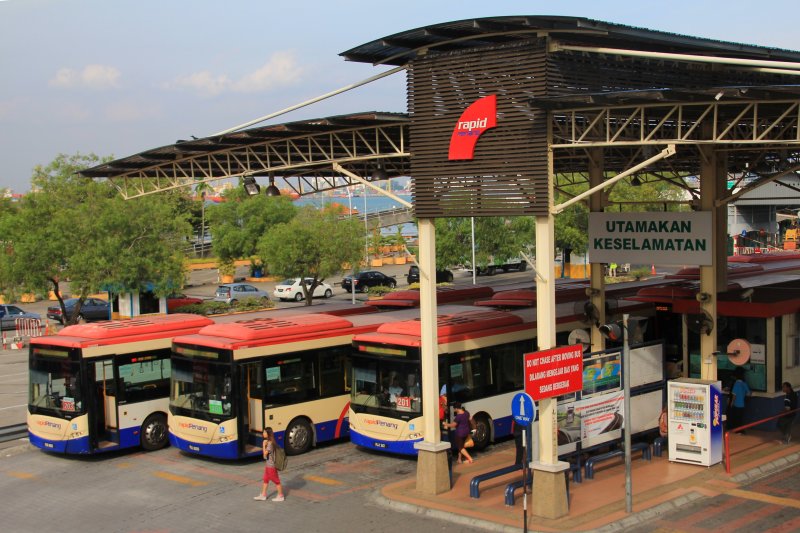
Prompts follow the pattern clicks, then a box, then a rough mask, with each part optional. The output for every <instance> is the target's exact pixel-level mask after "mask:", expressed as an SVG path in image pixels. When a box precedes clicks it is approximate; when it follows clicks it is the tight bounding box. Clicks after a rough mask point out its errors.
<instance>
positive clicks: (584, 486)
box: [381, 425, 800, 533]
mask: <svg viewBox="0 0 800 533" xmlns="http://www.w3.org/2000/svg"><path fill="white" fill-rule="evenodd" d="M795 433H798V427H797V425H795ZM778 437H779V435H778V433H777V432H756V431H751V432H748V433H747V434H746V435H732V436H731V443H732V447H731V449H732V452H731V453H732V472H731V474H727V473H726V472H725V466H724V464H722V463H721V464H718V465H715V466H713V467H710V468H706V467H702V466H696V465H689V464H682V463H671V462H669V460H668V453H666V451H665V453H664V454H663V455H662V456H661V457H655V456H654V457H653V458H652V460H651V461H642V460H636V461H633V462H632V489H633V491H632V493H633V513H632V514H627V513H626V511H625V466H624V462H622V461H619V462H616V463H604V464H603V465H600V466H599V467H598V469H597V470H596V472H595V476H594V479H591V480H586V479H584V480H583V482H582V483H574V482H572V481H571V482H570V487H569V491H570V508H569V513H568V515H567V516H565V517H562V518H559V519H555V520H551V519H542V518H539V517H536V516H529V518H528V530H529V531H600V532H615V531H634V532H641V533H645V532H651V531H698V532H699V531H701V530H702V531H708V530H709V528H711V530H715V529H720V530H722V531H742V530H747V529H748V528H754V530H757V531H759V532H762V533H765V532H767V531H771V530H774V531H779V530H780V531H798V530H800V489H799V488H798V487H800V445H798V444H797V443H796V442H797V439H796V438H795V439H793V440H792V444H790V445H785V444H782V443H781V442H780V440H779V438H778ZM513 461H514V448H513V443H511V444H510V445H509V444H508V443H506V444H503V445H500V446H498V447H496V449H491V448H490V449H489V450H488V451H487V453H484V454H480V455H478V457H477V459H476V461H475V462H474V463H473V464H463V465H454V472H453V481H454V487H453V490H451V491H450V492H447V493H444V494H440V495H438V496H434V497H431V496H427V495H423V494H420V493H418V492H417V491H416V490H415V483H416V479H415V478H414V477H410V478H406V479H403V480H400V481H397V482H395V483H392V484H389V485H387V486H385V487H384V488H383V490H382V491H381V502H382V503H383V504H384V505H387V506H389V507H391V508H393V509H396V510H405V511H408V512H413V513H417V514H428V515H429V516H431V517H435V518H440V519H445V520H449V521H452V522H456V523H460V524H463V525H469V526H473V527H482V528H485V529H488V530H492V531H520V530H522V527H523V514H522V513H523V505H522V491H521V490H520V491H518V492H517V498H516V503H515V505H514V506H507V505H505V503H504V493H505V487H506V485H507V484H508V483H510V482H512V481H516V480H519V479H521V474H520V473H519V472H515V473H512V474H509V475H506V476H503V477H500V478H496V479H493V480H490V481H487V482H484V483H482V484H481V497H480V498H479V499H474V498H470V496H469V483H470V480H471V479H472V478H473V477H474V476H476V475H478V474H482V473H484V472H489V471H491V470H495V469H498V468H501V467H503V466H507V465H509V464H511V463H513ZM765 476H771V477H770V481H769V482H765V481H764V478H765ZM772 477H774V478H775V480H776V481H775V482H773V480H772ZM532 497H535V495H530V494H529V495H528V498H529V499H528V506H527V507H528V509H529V510H530V509H531V507H532V506H531V499H530V498H532ZM751 507H757V508H758V512H757V513H755V512H754V513H747V512H744V513H743V512H741V509H747V508H751ZM690 515H692V516H693V517H694V518H691V517H690ZM700 521H705V522H706V523H707V524H706V526H705V527H699V526H697V524H696V523H695V522H700ZM787 526H788V529H786V528H787ZM773 528H775V529H773Z"/></svg>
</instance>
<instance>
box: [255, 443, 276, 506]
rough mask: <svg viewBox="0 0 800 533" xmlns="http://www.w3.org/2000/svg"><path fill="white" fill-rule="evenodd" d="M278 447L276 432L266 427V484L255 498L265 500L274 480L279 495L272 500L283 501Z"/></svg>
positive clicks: (264, 448)
mask: <svg viewBox="0 0 800 533" xmlns="http://www.w3.org/2000/svg"><path fill="white" fill-rule="evenodd" d="M277 447H278V443H277V442H275V434H274V433H273V432H272V428H267V429H265V430H264V443H263V444H262V450H263V455H264V459H265V460H266V461H267V464H266V465H265V466H264V484H263V485H261V494H259V495H258V496H254V497H253V499H254V500H259V501H264V500H266V499H267V487H268V486H269V482H270V481H272V482H273V483H275V487H276V488H277V489H278V495H277V496H275V497H274V498H272V501H274V502H282V501H283V488H282V487H281V478H280V477H278V470H277V469H276V468H275V448H277Z"/></svg>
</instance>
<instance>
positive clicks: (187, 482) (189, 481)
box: [153, 471, 208, 487]
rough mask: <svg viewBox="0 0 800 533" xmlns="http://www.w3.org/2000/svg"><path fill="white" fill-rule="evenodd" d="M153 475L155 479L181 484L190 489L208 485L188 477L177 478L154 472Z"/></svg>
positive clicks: (168, 474) (165, 473)
mask: <svg viewBox="0 0 800 533" xmlns="http://www.w3.org/2000/svg"><path fill="white" fill-rule="evenodd" d="M153 475H154V476H156V477H160V478H161V479H166V480H169V481H175V482H177V483H183V484H184V485H191V486H192V487H202V486H204V485H208V482H206V481H198V480H196V479H192V478H190V477H185V476H179V475H177V474H170V473H169V472H162V471H156V472H153Z"/></svg>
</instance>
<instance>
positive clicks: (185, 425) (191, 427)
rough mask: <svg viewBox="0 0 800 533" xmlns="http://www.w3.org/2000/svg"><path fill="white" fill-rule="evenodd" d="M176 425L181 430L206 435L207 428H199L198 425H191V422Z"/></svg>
mask: <svg viewBox="0 0 800 533" xmlns="http://www.w3.org/2000/svg"><path fill="white" fill-rule="evenodd" d="M178 425H179V426H180V427H181V429H187V430H190V431H192V430H193V431H202V432H203V433H208V427H206V426H200V425H198V424H193V423H191V422H181V423H180V424H178Z"/></svg>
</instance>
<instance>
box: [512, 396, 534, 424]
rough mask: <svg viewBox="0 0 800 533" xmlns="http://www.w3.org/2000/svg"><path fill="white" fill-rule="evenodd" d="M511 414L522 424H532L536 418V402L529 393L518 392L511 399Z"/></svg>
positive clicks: (515, 420)
mask: <svg viewBox="0 0 800 533" xmlns="http://www.w3.org/2000/svg"><path fill="white" fill-rule="evenodd" d="M511 414H512V415H514V422H516V423H517V424H519V425H520V426H525V427H527V426H530V425H531V424H532V423H533V421H534V420H536V404H535V403H533V398H531V397H530V395H528V394H527V393H524V392H518V393H517V394H515V395H514V398H513V399H512V400H511Z"/></svg>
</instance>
